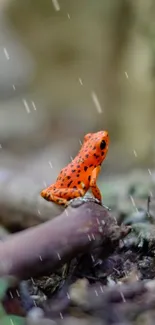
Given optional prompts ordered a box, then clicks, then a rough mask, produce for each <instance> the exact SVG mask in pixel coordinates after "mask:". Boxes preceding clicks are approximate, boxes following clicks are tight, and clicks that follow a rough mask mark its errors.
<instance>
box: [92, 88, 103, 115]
mask: <svg viewBox="0 0 155 325" xmlns="http://www.w3.org/2000/svg"><path fill="white" fill-rule="evenodd" d="M91 97H92V100H93V102H94V104H95V106H96V109H97V111H98V113H99V114H101V113H102V108H101V105H100V102H99V100H98V98H97V95H96V93H95V92H94V91H92V93H91Z"/></svg>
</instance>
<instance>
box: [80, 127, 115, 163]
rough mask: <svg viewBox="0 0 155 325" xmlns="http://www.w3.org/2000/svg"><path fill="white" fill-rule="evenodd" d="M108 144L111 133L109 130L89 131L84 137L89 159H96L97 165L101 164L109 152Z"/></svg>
mask: <svg viewBox="0 0 155 325" xmlns="http://www.w3.org/2000/svg"><path fill="white" fill-rule="evenodd" d="M108 146H109V135H108V132H107V131H99V132H96V133H88V134H86V135H85V137H84V147H85V150H86V151H87V152H88V154H89V159H90V160H91V161H96V163H95V164H96V165H100V164H101V163H102V161H103V160H104V159H105V157H106V154H107V152H108ZM86 151H85V152H86Z"/></svg>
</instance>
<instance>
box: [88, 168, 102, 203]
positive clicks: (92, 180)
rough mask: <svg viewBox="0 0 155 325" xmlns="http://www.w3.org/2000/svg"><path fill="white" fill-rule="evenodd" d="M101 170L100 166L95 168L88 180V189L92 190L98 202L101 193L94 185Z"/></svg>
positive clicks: (100, 198)
mask: <svg viewBox="0 0 155 325" xmlns="http://www.w3.org/2000/svg"><path fill="white" fill-rule="evenodd" d="M100 170H101V167H100V166H97V167H96V168H94V169H93V171H92V174H91V178H90V184H89V186H90V188H91V190H92V193H93V195H94V196H95V198H96V199H98V200H99V201H100V202H101V200H102V196H101V192H100V190H99V188H98V186H97V184H96V181H97V177H98V174H99V172H100Z"/></svg>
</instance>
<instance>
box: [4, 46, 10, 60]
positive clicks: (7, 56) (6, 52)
mask: <svg viewBox="0 0 155 325" xmlns="http://www.w3.org/2000/svg"><path fill="white" fill-rule="evenodd" d="M3 51H4V54H5V56H6V59H7V60H10V57H9V53H8V51H7V49H6V48H5V47H4V48H3Z"/></svg>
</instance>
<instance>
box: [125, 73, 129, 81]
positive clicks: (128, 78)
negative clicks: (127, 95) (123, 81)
mask: <svg viewBox="0 0 155 325" xmlns="http://www.w3.org/2000/svg"><path fill="white" fill-rule="evenodd" d="M125 76H126V78H127V79H129V76H128V74H127V72H126V71H125Z"/></svg>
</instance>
